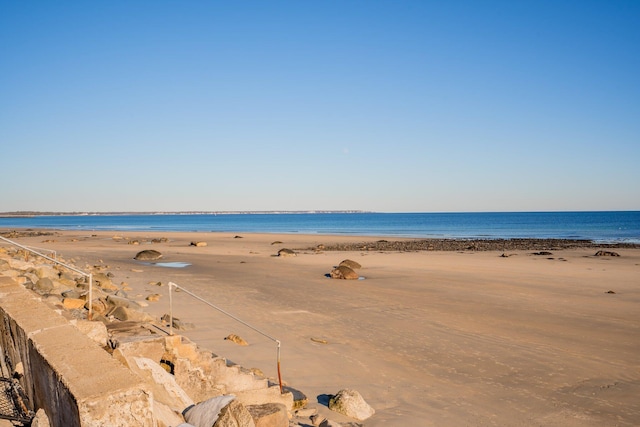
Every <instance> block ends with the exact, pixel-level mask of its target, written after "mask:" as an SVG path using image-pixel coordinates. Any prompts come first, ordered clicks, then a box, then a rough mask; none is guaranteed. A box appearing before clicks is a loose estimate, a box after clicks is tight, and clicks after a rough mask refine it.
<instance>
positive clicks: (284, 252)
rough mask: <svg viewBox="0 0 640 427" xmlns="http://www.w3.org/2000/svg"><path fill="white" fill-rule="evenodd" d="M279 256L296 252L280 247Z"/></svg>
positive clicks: (294, 254)
mask: <svg viewBox="0 0 640 427" xmlns="http://www.w3.org/2000/svg"><path fill="white" fill-rule="evenodd" d="M278 256H281V257H289V256H296V253H295V252H294V251H292V250H291V249H280V250H279V251H278Z"/></svg>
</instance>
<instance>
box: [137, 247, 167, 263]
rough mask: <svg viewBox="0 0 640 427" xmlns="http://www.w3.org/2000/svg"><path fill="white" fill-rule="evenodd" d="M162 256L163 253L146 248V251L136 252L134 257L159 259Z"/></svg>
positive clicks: (150, 259) (144, 259)
mask: <svg viewBox="0 0 640 427" xmlns="http://www.w3.org/2000/svg"><path fill="white" fill-rule="evenodd" d="M160 258H162V254H161V253H160V252H158V251H156V250H154V249H146V250H144V251H140V252H138V253H137V254H136V256H135V257H133V259H136V260H138V261H155V260H157V259H160Z"/></svg>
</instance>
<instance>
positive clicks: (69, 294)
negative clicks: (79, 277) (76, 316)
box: [61, 289, 81, 298]
mask: <svg viewBox="0 0 640 427" xmlns="http://www.w3.org/2000/svg"><path fill="white" fill-rule="evenodd" d="M61 295H62V297H63V298H80V296H81V293H80V292H78V291H76V290H75V289H72V290H68V291H64V292H62V293H61Z"/></svg>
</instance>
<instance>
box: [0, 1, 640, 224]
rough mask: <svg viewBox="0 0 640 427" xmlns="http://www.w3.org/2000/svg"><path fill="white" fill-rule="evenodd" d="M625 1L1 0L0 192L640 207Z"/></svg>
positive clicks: (256, 201) (636, 83)
mask: <svg viewBox="0 0 640 427" xmlns="http://www.w3.org/2000/svg"><path fill="white" fill-rule="evenodd" d="M638 22H640V2H638V1H604V0H602V1H588V0H585V1H490V0H487V1H438V2H431V1H426V0H423V1H395V0H394V1H374V0H371V1H244V2H230V1H162V0H156V1H134V2H125V1H109V2H107V1H102V2H101V1H97V2H93V1H92V2H79V1H78V2H69V1H61V2H44V1H31V2H23V1H6V0H0V41H1V43H0V147H1V159H2V174H3V177H4V180H3V181H4V185H2V187H1V189H0V211H17V210H36V211H61V212H68V211H103V212H108V211H154V210H160V211H194V210H196V211H199V210H202V211H208V210H312V209H328V210H330V209H359V210H374V211H390V212H412V211H413V212H442V211H449V212H451V211H540V210H639V209H640V166H639V165H640V25H638Z"/></svg>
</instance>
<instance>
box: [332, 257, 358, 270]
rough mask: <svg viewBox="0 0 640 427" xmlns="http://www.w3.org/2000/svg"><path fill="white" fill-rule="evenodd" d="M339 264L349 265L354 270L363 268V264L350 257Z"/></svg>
mask: <svg viewBox="0 0 640 427" xmlns="http://www.w3.org/2000/svg"><path fill="white" fill-rule="evenodd" d="M338 265H344V266H345V267H349V268H350V269H352V270H357V269H359V268H362V266H361V265H360V264H359V263H357V262H355V261H352V260H350V259H345V260H344V261H342V262H341V263H340V264H338Z"/></svg>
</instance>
